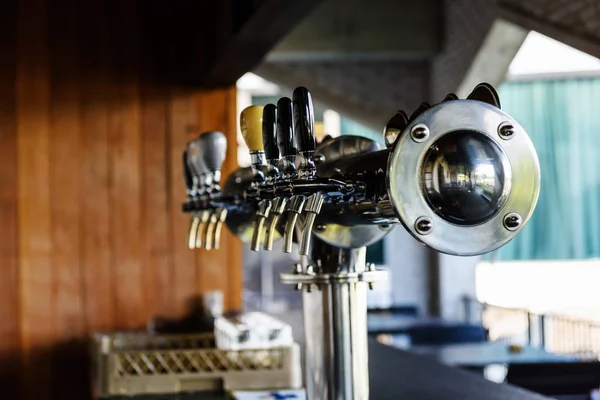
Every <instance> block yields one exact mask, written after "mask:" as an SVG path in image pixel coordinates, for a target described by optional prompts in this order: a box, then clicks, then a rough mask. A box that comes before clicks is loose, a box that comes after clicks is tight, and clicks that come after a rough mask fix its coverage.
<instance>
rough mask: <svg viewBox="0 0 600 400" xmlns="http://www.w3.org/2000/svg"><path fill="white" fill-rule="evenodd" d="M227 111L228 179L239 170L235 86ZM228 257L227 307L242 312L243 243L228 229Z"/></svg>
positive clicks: (228, 93)
mask: <svg viewBox="0 0 600 400" xmlns="http://www.w3.org/2000/svg"><path fill="white" fill-rule="evenodd" d="M225 109H226V110H227V113H226V116H225V118H226V121H225V122H226V128H225V132H227V133H226V135H227V142H228V146H227V156H226V157H225V164H224V165H223V176H224V177H227V176H228V175H229V174H231V173H232V172H233V171H235V170H236V169H237V168H238V160H237V158H238V146H237V131H238V126H237V111H236V109H237V91H236V88H235V86H233V87H230V88H229V89H227V90H226V92H225ZM222 251H224V252H225V254H226V255H227V259H226V260H227V261H226V268H227V291H228V295H227V297H226V298H225V307H226V308H227V309H229V310H241V307H242V291H243V286H244V281H243V273H242V265H243V261H242V253H243V249H242V243H241V242H240V240H239V239H238V238H237V237H236V236H235V235H234V234H233V233H231V232H230V231H229V230H228V229H223V250H222Z"/></svg>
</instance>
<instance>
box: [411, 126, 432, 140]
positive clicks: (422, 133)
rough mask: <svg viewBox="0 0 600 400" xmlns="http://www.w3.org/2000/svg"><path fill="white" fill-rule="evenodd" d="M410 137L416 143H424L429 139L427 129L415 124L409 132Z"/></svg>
mask: <svg viewBox="0 0 600 400" xmlns="http://www.w3.org/2000/svg"><path fill="white" fill-rule="evenodd" d="M410 137H411V138H412V140H414V141H415V142H417V143H421V142H424V141H425V140H427V138H428V137H429V128H428V127H427V125H424V124H417V125H415V126H413V127H412V129H411V130H410Z"/></svg>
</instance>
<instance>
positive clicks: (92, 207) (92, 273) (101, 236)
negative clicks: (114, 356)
mask: <svg viewBox="0 0 600 400" xmlns="http://www.w3.org/2000/svg"><path fill="white" fill-rule="evenodd" d="M107 12H108V10H107V6H106V2H102V1H99V2H89V3H88V4H87V5H86V7H82V9H81V14H80V15H81V19H82V24H81V30H80V58H81V60H80V67H81V68H80V74H79V75H80V78H81V89H80V90H81V109H80V113H81V118H80V132H81V150H80V152H81V154H82V168H81V192H82V195H81V214H80V216H81V222H80V223H81V233H82V236H81V241H82V243H81V246H82V247H81V268H82V270H83V296H84V306H85V325H86V328H87V332H88V333H92V332H95V331H107V330H109V329H111V328H113V321H114V309H113V297H114V285H113V271H112V259H113V257H112V248H111V246H110V245H111V236H110V235H111V230H110V222H111V218H110V201H109V195H110V184H111V174H110V165H109V162H108V161H109V148H108V128H109V127H108V117H109V106H110V94H111V90H110V88H109V84H110V79H111V75H110V73H109V71H108V63H109V60H110V53H111V43H110V41H109V29H108V25H109V23H108V17H107Z"/></svg>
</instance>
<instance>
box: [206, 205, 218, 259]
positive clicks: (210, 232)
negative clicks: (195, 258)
mask: <svg viewBox="0 0 600 400" xmlns="http://www.w3.org/2000/svg"><path fill="white" fill-rule="evenodd" d="M218 219H219V218H218V214H217V211H211V212H210V217H209V218H208V222H207V224H206V228H205V231H204V250H211V249H212V248H213V243H214V242H215V238H214V233H215V226H216V225H217V221H218Z"/></svg>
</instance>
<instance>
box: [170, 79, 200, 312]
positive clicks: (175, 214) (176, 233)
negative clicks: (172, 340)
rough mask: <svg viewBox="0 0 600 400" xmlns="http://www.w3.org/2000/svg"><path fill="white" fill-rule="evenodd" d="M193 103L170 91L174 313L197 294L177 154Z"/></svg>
mask: <svg viewBox="0 0 600 400" xmlns="http://www.w3.org/2000/svg"><path fill="white" fill-rule="evenodd" d="M192 109H193V103H192V97H191V95H190V93H189V92H188V91H186V90H183V89H178V88H173V89H172V90H171V93H170V104H169V172H170V175H169V182H168V184H169V208H170V213H169V216H170V225H171V229H170V232H169V236H170V237H169V240H170V241H171V249H172V252H173V267H172V268H173V280H172V282H173V289H172V290H173V297H174V298H173V300H174V304H175V310H174V311H175V313H176V314H177V315H180V316H181V315H183V314H184V313H185V312H187V311H189V309H188V304H189V301H190V300H191V297H193V296H195V295H197V293H198V291H197V290H196V268H195V264H194V251H193V250H190V249H189V248H188V247H187V234H188V228H189V223H190V222H189V215H187V214H184V213H183V212H181V204H182V203H183V202H184V200H185V193H186V192H185V185H184V182H183V169H182V168H183V166H182V163H181V153H182V151H183V150H184V149H185V144H186V141H187V131H188V129H189V127H190V126H191V125H193V123H194V122H195V121H194V118H195V116H194V114H193V111H192Z"/></svg>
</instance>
